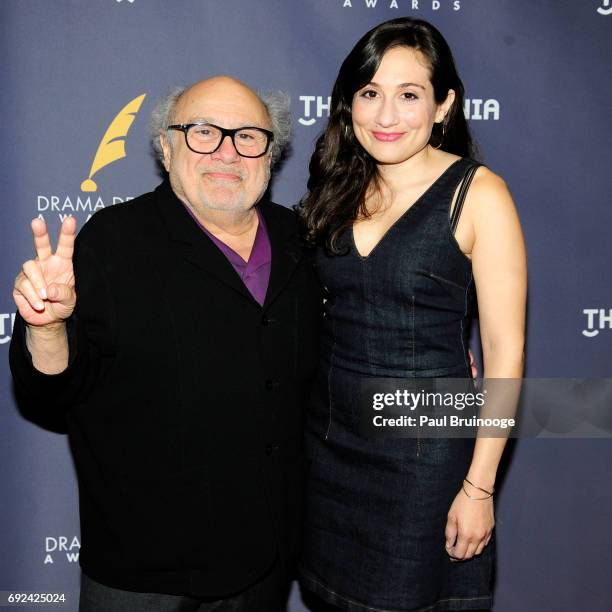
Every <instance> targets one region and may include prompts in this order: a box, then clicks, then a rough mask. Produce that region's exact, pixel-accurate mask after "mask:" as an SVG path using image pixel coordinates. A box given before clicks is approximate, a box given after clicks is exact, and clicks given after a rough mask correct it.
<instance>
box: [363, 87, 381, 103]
mask: <svg viewBox="0 0 612 612" xmlns="http://www.w3.org/2000/svg"><path fill="white" fill-rule="evenodd" d="M377 95H378V94H377V93H376V92H375V91H374V90H373V89H366V90H365V91H362V92H361V97H362V98H366V100H372V99H373V98H375V97H376V96H377Z"/></svg>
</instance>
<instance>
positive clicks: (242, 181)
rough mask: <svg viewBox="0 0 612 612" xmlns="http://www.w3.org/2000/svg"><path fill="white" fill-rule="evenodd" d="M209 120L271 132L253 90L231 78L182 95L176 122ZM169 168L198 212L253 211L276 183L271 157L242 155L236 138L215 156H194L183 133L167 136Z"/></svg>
mask: <svg viewBox="0 0 612 612" xmlns="http://www.w3.org/2000/svg"><path fill="white" fill-rule="evenodd" d="M197 121H206V122H207V123H212V124H215V125H218V126H220V127H224V128H229V129H232V128H238V127H243V126H254V127H261V128H264V129H270V120H269V117H268V114H267V112H266V109H265V107H264V106H263V104H262V103H261V101H260V100H259V98H258V97H257V96H256V95H255V93H254V92H253V91H251V90H250V89H249V88H248V87H246V86H245V85H243V84H242V83H239V82H238V81H235V80H233V79H230V78H229V77H214V78H212V79H208V80H206V81H201V82H200V83H196V84H195V85H193V86H192V87H191V88H189V89H188V90H187V91H186V92H185V93H183V95H182V96H181V97H180V99H179V101H178V102H177V104H176V108H175V109H174V115H173V117H172V118H171V122H172V123H173V124H182V123H195V122H197ZM161 142H162V147H163V151H164V165H165V167H166V170H167V171H168V173H169V175H170V183H171V185H172V189H173V190H174V192H175V193H176V195H177V196H178V198H179V199H181V200H182V201H183V202H184V203H185V204H187V205H188V206H190V208H191V209H192V210H193V211H194V212H195V213H196V214H198V213H199V214H203V215H206V213H207V211H211V210H216V211H227V212H238V211H243V210H248V209H249V208H251V207H252V206H253V205H254V204H256V203H257V202H258V201H259V199H260V198H261V196H262V195H263V193H264V191H265V190H266V187H267V186H268V181H269V180H270V155H269V153H267V154H266V155H264V156H262V157H258V158H247V157H241V156H240V155H238V153H237V151H236V149H235V148H234V145H233V143H232V140H231V138H229V137H226V138H224V139H223V141H222V143H221V145H220V146H219V148H218V149H217V150H216V151H215V152H214V153H194V152H193V151H191V150H190V149H189V148H188V147H187V145H186V143H185V137H184V134H183V133H182V132H178V131H170V132H168V133H166V134H164V135H162V137H161Z"/></svg>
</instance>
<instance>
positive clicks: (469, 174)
mask: <svg viewBox="0 0 612 612" xmlns="http://www.w3.org/2000/svg"><path fill="white" fill-rule="evenodd" d="M481 165H482V164H478V163H475V164H473V165H471V166H470V167H469V168H468V169H467V171H466V173H465V174H464V175H463V180H462V181H461V185H460V187H459V195H458V196H457V202H456V203H455V208H453V213H452V215H451V219H450V226H451V232H452V233H453V234H454V233H455V230H456V229H457V225H458V223H459V217H460V216H461V210H462V209H463V203H464V202H465V196H466V195H467V192H468V189H469V188H470V183H471V182H472V179H473V178H474V173H475V172H476V170H478V168H479V167H480V166H481Z"/></svg>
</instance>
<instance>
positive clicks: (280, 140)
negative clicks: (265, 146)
mask: <svg viewBox="0 0 612 612" xmlns="http://www.w3.org/2000/svg"><path fill="white" fill-rule="evenodd" d="M187 89H189V88H188V87H175V88H173V89H172V90H170V92H168V93H167V94H166V95H165V96H164V97H163V98H161V100H159V102H158V103H157V104H156V105H155V108H154V109H153V111H152V112H151V121H150V123H149V127H150V131H151V144H152V146H153V149H154V151H155V154H156V155H157V158H158V159H159V160H160V161H161V162H162V164H163V162H164V153H163V151H162V147H161V142H160V138H159V137H160V135H161V134H164V133H165V132H166V131H167V128H168V126H169V125H171V124H172V123H174V109H175V108H176V103H177V102H178V101H179V99H180V97H181V96H182V95H183V93H184V92H185V91H187ZM257 96H258V97H259V99H260V100H261V102H262V103H263V105H264V106H265V107H266V111H267V112H268V117H269V118H270V129H271V130H272V133H273V134H274V138H273V139H272V143H271V145H270V159H271V161H272V165H274V164H275V163H276V162H277V161H278V160H279V159H280V157H281V155H282V154H283V151H284V149H285V147H286V146H287V145H288V144H289V139H290V137H291V112H290V110H289V103H290V99H289V96H288V95H287V94H286V93H285V92H283V91H263V92H258V93H257ZM171 142H172V141H171V140H170V143H171Z"/></svg>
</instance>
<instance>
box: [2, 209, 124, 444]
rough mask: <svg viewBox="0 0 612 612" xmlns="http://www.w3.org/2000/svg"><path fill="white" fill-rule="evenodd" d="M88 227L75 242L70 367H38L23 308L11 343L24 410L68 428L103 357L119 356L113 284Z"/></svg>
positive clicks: (52, 425)
mask: <svg viewBox="0 0 612 612" xmlns="http://www.w3.org/2000/svg"><path fill="white" fill-rule="evenodd" d="M89 223H91V221H90V222H89ZM84 229H85V228H84ZM87 233H88V232H86V231H82V232H81V233H80V234H79V237H78V238H77V241H76V244H75V252H74V259H73V264H74V270H75V283H76V292H77V305H76V308H75V312H74V313H73V315H72V316H71V317H70V318H69V319H68V320H67V322H66V326H67V334H68V348H69V358H68V367H67V368H66V369H65V370H64V371H63V372H60V373H59V374H44V373H43V372H40V371H38V370H37V369H36V368H35V367H34V365H33V364H32V356H31V355H30V352H29V351H28V348H27V345H26V336H25V333H26V324H25V322H24V321H23V319H22V318H21V316H19V313H18V314H17V316H16V317H15V327H14V330H13V336H12V339H11V345H10V349H9V363H10V368H11V372H12V375H13V382H14V391H15V398H16V400H17V405H18V408H19V410H20V412H21V414H22V415H23V416H24V417H25V418H26V419H27V420H29V421H32V422H33V423H36V424H37V425H40V426H41V427H44V428H45V429H50V430H53V431H58V432H64V431H66V424H67V421H66V417H67V414H68V412H69V411H70V409H71V408H72V407H73V406H75V405H77V404H80V403H83V402H85V401H86V400H87V397H88V395H89V394H90V393H91V391H92V389H93V388H94V386H95V384H96V380H97V379H98V376H99V374H100V370H101V366H102V362H103V361H104V360H105V359H112V356H113V347H112V345H113V342H112V339H113V331H112V328H113V308H112V304H111V292H110V287H109V284H108V282H107V279H106V276H105V274H104V271H103V269H102V267H101V266H100V265H99V263H98V261H97V258H96V256H95V249H93V248H92V247H91V246H90V245H89V244H88V243H87V240H85V239H83V238H82V237H81V236H82V235H85V236H86V235H87Z"/></svg>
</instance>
